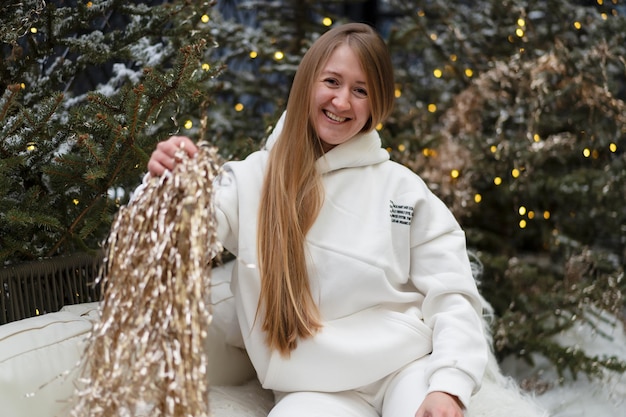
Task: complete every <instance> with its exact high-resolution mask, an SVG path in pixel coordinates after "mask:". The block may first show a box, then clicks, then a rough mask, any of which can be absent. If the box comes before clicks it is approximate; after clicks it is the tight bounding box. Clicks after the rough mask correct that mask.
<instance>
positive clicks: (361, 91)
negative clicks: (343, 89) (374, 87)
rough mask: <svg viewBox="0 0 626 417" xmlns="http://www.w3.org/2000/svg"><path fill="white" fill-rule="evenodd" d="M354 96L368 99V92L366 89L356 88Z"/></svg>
mask: <svg viewBox="0 0 626 417" xmlns="http://www.w3.org/2000/svg"><path fill="white" fill-rule="evenodd" d="M354 94H355V95H356V96H357V97H367V90H366V89H365V88H355V89H354Z"/></svg>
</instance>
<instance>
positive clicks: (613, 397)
mask: <svg viewBox="0 0 626 417" xmlns="http://www.w3.org/2000/svg"><path fill="white" fill-rule="evenodd" d="M595 326H596V329H594V328H593V326H591V325H589V324H582V323H581V324H578V325H576V326H575V327H574V328H572V329H570V330H568V331H567V332H566V333H564V334H563V335H561V336H560V337H559V338H558V339H557V340H558V342H559V343H560V344H561V345H563V346H572V347H580V348H581V349H583V350H585V351H586V352H588V353H589V354H591V355H598V356H615V357H617V358H620V359H621V360H622V361H626V331H625V329H624V323H623V322H621V321H620V320H618V319H615V318H612V317H608V316H606V315H603V316H601V319H599V320H597V321H596V323H595ZM600 333H604V335H605V336H603V335H602V334H600ZM501 366H502V369H503V371H504V373H506V374H508V375H512V376H514V377H515V378H516V379H517V380H518V381H521V380H524V379H528V378H530V379H531V380H533V381H541V382H546V383H552V384H553V385H552V386H551V388H549V389H548V390H546V391H545V392H543V393H541V394H539V395H537V396H536V400H537V402H538V403H539V404H540V405H542V406H543V407H545V408H546V409H547V410H548V412H549V413H550V416H551V417H626V375H625V374H618V373H615V372H611V373H609V372H607V373H606V375H605V377H604V378H602V379H595V380H590V379H589V378H588V377H586V376H585V375H582V376H578V378H576V379H574V378H572V377H567V378H565V380H564V381H563V383H562V384H559V383H558V382H555V381H557V380H558V376H557V373H556V372H555V370H554V368H553V367H552V366H551V365H550V364H549V363H548V362H547V361H546V360H545V359H541V358H537V360H536V363H535V366H533V367H530V366H528V365H527V364H526V363H522V362H520V361H519V360H515V359H512V358H508V359H506V360H505V361H503V363H502V364H501Z"/></svg>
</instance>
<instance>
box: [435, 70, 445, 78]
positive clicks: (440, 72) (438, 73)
mask: <svg viewBox="0 0 626 417" xmlns="http://www.w3.org/2000/svg"><path fill="white" fill-rule="evenodd" d="M433 75H434V76H435V78H441V76H442V75H443V71H441V70H440V69H439V68H435V69H434V70H433Z"/></svg>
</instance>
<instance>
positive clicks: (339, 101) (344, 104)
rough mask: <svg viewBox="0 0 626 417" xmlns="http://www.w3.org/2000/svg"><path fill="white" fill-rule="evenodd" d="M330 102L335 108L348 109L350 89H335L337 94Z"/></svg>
mask: <svg viewBox="0 0 626 417" xmlns="http://www.w3.org/2000/svg"><path fill="white" fill-rule="evenodd" d="M332 103H333V106H335V108H336V109H337V110H348V109H350V91H348V89H347V88H341V89H339V90H337V94H335V97H333V101H332Z"/></svg>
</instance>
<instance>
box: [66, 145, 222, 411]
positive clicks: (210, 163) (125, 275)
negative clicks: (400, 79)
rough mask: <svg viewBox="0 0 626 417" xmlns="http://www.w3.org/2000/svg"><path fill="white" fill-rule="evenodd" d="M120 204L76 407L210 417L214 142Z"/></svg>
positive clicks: (181, 155)
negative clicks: (208, 358)
mask: <svg viewBox="0 0 626 417" xmlns="http://www.w3.org/2000/svg"><path fill="white" fill-rule="evenodd" d="M177 159H179V163H178V164H177V165H176V168H175V169H174V171H173V173H172V175H164V176H162V177H159V178H151V179H150V180H149V181H148V183H147V185H146V186H145V187H144V188H142V189H139V190H138V191H137V195H136V196H135V198H134V199H133V200H132V201H131V202H130V203H129V204H128V205H127V206H125V207H122V208H121V209H120V211H119V212H118V214H117V216H116V219H115V221H114V223H113V225H112V229H111V232H110V235H109V238H108V240H107V242H106V243H107V248H106V257H105V262H104V268H103V270H102V272H101V273H100V277H99V279H100V282H101V285H102V286H103V289H104V297H103V301H102V304H101V320H100V322H99V323H97V324H96V325H95V326H94V330H93V332H92V334H91V336H90V339H89V341H88V346H87V350H86V354H85V362H84V366H85V367H84V369H83V378H81V380H80V388H79V389H78V402H77V404H76V405H75V407H74V409H73V411H72V415H73V416H75V417H83V416H85V417H86V416H89V417H98V416H102V417H117V416H119V417H121V416H129V417H130V416H133V417H135V416H139V415H141V416H143V415H146V416H147V415H149V416H154V417H187V416H193V417H208V416H209V406H208V390H209V389H208V381H207V377H206V369H207V363H206V355H205V352H204V339H205V337H206V335H207V327H208V325H209V323H210V321H211V312H210V308H209V302H208V297H209V284H210V273H211V266H210V264H211V259H212V258H213V257H214V256H216V255H217V254H218V253H219V252H220V250H221V246H220V244H219V243H218V242H217V240H216V232H215V220H214V218H215V214H214V207H213V204H212V203H213V200H212V198H213V181H214V179H215V177H216V175H217V173H218V163H217V161H218V157H217V151H216V149H215V148H213V147H208V146H207V145H205V144H202V145H201V146H200V150H199V152H198V154H197V156H196V157H195V158H193V159H191V158H188V157H186V154H185V153H184V152H183V150H181V151H180V152H179V153H178V154H177Z"/></svg>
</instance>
